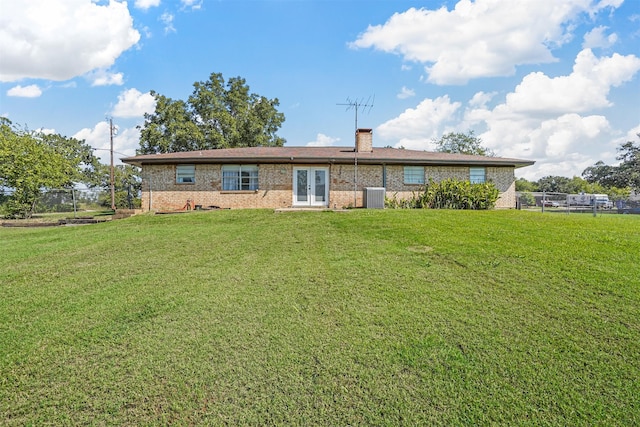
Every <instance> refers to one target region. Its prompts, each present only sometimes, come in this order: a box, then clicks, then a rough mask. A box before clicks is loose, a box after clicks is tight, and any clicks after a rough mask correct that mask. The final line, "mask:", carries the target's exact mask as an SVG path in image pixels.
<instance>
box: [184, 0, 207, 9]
mask: <svg viewBox="0 0 640 427" xmlns="http://www.w3.org/2000/svg"><path fill="white" fill-rule="evenodd" d="M181 2H182V7H183V8H191V10H198V9H200V8H201V7H202V0H181Z"/></svg>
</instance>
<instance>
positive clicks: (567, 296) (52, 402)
mask: <svg viewBox="0 0 640 427" xmlns="http://www.w3.org/2000/svg"><path fill="white" fill-rule="evenodd" d="M639 378H640V218H638V217H635V216H631V215H608V216H601V217H596V218H594V217H592V216H591V215H569V216H567V215H553V214H545V215H542V214H540V213H532V212H518V211H488V212H487V211H485V212H469V211H429V210H424V211H418V210H414V211H404V210H398V211H393V210H385V211H372V210H354V211H349V212H344V213H339V212H286V213H274V212H273V211H268V210H245V211H214V212H194V213H189V214H183V215H162V216H160V215H158V216H152V215H142V216H137V217H133V218H129V219H126V220H120V221H112V222H110V223H103V224H97V225H89V226H82V227H57V228H46V229H44V228H33V229H25V228H21V229H17V228H5V229H2V228H0V424H3V425H9V426H13V425H16V426H17V425H78V424H89V425H94V424H95V425H151V424H176V425H203V424H204V425H303V424H304V425H332V426H333V425H335V426H339V425H390V426H395V425H443V426H452V425H561V426H568V425H572V426H576V425H585V426H587V425H588V426H592V425H602V426H616V425H619V426H630V425H640V380H639Z"/></svg>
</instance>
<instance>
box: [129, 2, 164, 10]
mask: <svg viewBox="0 0 640 427" xmlns="http://www.w3.org/2000/svg"><path fill="white" fill-rule="evenodd" d="M134 5H135V7H137V8H138V9H142V10H147V9H149V8H151V7H157V6H160V0H136V1H135V3H134Z"/></svg>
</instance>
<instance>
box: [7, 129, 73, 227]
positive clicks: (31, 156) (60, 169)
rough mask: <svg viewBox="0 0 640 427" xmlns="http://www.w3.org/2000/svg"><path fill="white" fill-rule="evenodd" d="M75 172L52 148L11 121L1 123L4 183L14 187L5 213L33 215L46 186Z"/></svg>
mask: <svg viewBox="0 0 640 427" xmlns="http://www.w3.org/2000/svg"><path fill="white" fill-rule="evenodd" d="M72 173H73V170H72V167H71V164H70V163H69V162H68V161H67V160H66V159H65V158H64V156H63V155H61V154H60V153H58V152H56V151H55V150H54V149H53V148H52V147H50V146H48V145H47V144H43V143H42V141H40V140H38V139H37V138H35V137H34V136H33V135H32V134H30V133H29V132H26V131H22V130H19V129H15V128H13V127H12V126H11V122H10V121H8V120H3V121H2V124H0V186H2V187H7V188H10V189H11V195H10V197H9V200H7V201H6V202H5V203H4V205H3V211H4V214H5V215H6V216H7V217H13V218H29V217H31V215H32V214H33V208H34V206H35V204H36V201H37V199H38V196H39V195H40V193H41V191H42V189H43V188H47V187H53V188H55V187H60V186H63V185H64V184H65V183H67V181H68V177H69V176H70V175H71V174H72Z"/></svg>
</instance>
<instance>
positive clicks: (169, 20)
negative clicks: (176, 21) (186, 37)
mask: <svg viewBox="0 0 640 427" xmlns="http://www.w3.org/2000/svg"><path fill="white" fill-rule="evenodd" d="M160 21H162V23H163V24H164V33H165V34H169V33H175V32H176V28H175V27H174V26H173V15H172V14H171V13H169V12H165V13H163V14H162V15H160Z"/></svg>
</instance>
